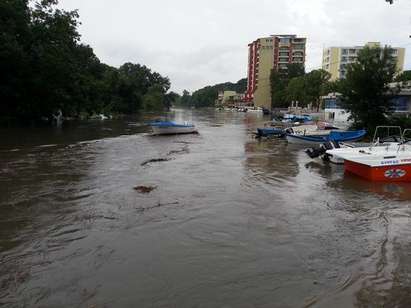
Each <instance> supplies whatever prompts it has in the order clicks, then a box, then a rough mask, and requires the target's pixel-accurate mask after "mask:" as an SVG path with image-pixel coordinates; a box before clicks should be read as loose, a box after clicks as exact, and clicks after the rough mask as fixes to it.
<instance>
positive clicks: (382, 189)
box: [329, 173, 411, 200]
mask: <svg viewBox="0 0 411 308" xmlns="http://www.w3.org/2000/svg"><path fill="white" fill-rule="evenodd" d="M329 185H331V186H335V185H338V186H342V187H343V188H344V189H345V190H346V189H348V190H356V191H363V192H371V193H374V194H378V195H380V196H383V197H385V198H387V199H390V200H392V199H396V200H411V183H405V182H396V183H392V182H370V181H367V180H365V179H363V178H360V177H358V176H355V175H353V174H350V173H347V174H345V176H344V178H343V179H342V178H341V179H340V180H338V181H331V182H330V183H329Z"/></svg>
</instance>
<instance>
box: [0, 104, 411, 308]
mask: <svg viewBox="0 0 411 308" xmlns="http://www.w3.org/2000/svg"><path fill="white" fill-rule="evenodd" d="M169 116H170V117H174V118H176V119H177V120H192V121H194V122H195V123H196V124H197V126H198V128H199V131H200V134H198V135H181V136H167V137H152V136H149V135H147V134H146V132H147V128H146V127H144V126H142V124H143V121H142V120H129V121H127V120H115V121H114V120H113V121H104V122H87V123H72V124H69V125H67V126H64V127H63V128H61V129H50V128H43V129H20V130H17V129H8V130H4V129H3V130H0V137H1V139H0V262H1V266H0V306H4V307H87V308H88V307H94V308H99V307H233V308H234V307H411V220H410V217H411V186H410V185H408V184H391V185H387V184H375V183H369V182H366V181H363V180H361V179H358V178H355V177H349V176H347V175H345V176H344V173H343V170H342V168H341V167H336V166H328V165H324V164H323V163H322V162H319V161H312V160H310V159H309V158H308V157H306V155H305V154H304V152H303V151H302V149H301V148H298V147H295V146H291V145H287V143H286V141H284V140H278V139H274V140H268V141H258V140H255V139H254V138H253V136H252V135H251V132H252V131H253V130H254V129H255V128H256V127H257V126H259V125H261V123H263V122H264V121H266V120H268V119H267V118H263V117H262V116H258V115H255V114H243V113H229V112H218V111H214V110H203V111H196V110H194V111H192V110H186V111H184V110H176V111H174V112H171V113H170V114H169ZM137 187H146V188H138V189H137Z"/></svg>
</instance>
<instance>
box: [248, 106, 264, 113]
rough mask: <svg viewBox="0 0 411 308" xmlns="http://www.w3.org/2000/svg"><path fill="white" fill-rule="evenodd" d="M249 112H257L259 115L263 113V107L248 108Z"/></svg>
mask: <svg viewBox="0 0 411 308" xmlns="http://www.w3.org/2000/svg"><path fill="white" fill-rule="evenodd" d="M246 109H247V112H257V113H263V108H261V107H246Z"/></svg>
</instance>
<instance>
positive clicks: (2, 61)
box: [0, 0, 173, 122]
mask: <svg viewBox="0 0 411 308" xmlns="http://www.w3.org/2000/svg"><path fill="white" fill-rule="evenodd" d="M57 3H58V1H57V0H41V1H40V0H39V1H34V0H33V1H30V0H3V1H1V2H0V71H1V74H0V101H1V102H2V105H1V108H2V109H1V114H0V119H3V120H6V121H9V120H10V119H19V120H22V121H25V122H31V121H33V120H37V119H39V118H41V117H48V118H51V115H52V114H53V113H54V112H56V111H57V110H62V111H63V114H64V115H68V116H76V115H78V114H80V113H82V112H86V113H88V114H92V113H99V112H111V111H113V112H121V113H135V112H139V111H140V110H142V108H143V107H144V104H143V102H142V99H143V97H144V95H146V94H147V92H148V91H149V89H151V88H156V89H161V93H162V95H163V96H165V95H166V93H167V91H168V90H169V88H170V81H169V79H168V78H167V77H163V76H161V75H160V74H159V73H157V72H152V71H151V70H150V69H149V68H147V67H146V66H144V65H139V64H133V63H125V64H124V65H122V66H121V67H120V68H119V69H117V68H114V67H110V66H108V65H105V64H103V63H101V62H100V60H99V59H98V58H97V56H96V55H95V54H94V52H93V49H92V48H91V47H90V46H88V45H85V44H82V43H80V34H79V33H78V17H79V16H78V13H77V11H64V10H60V9H58V8H57ZM153 91H154V90H153V89H151V92H150V93H151V94H153ZM153 95H154V94H153ZM172 98H173V97H172V95H171V96H170V97H168V98H166V99H163V100H161V101H163V102H164V107H167V106H168V105H169V103H170V102H171V100H172ZM148 105H149V104H148ZM150 106H151V105H150Z"/></svg>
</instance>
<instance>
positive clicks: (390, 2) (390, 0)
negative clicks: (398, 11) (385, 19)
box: [385, 0, 394, 4]
mask: <svg viewBox="0 0 411 308" xmlns="http://www.w3.org/2000/svg"><path fill="white" fill-rule="evenodd" d="M385 2H389V4H393V3H394V0H385Z"/></svg>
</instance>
